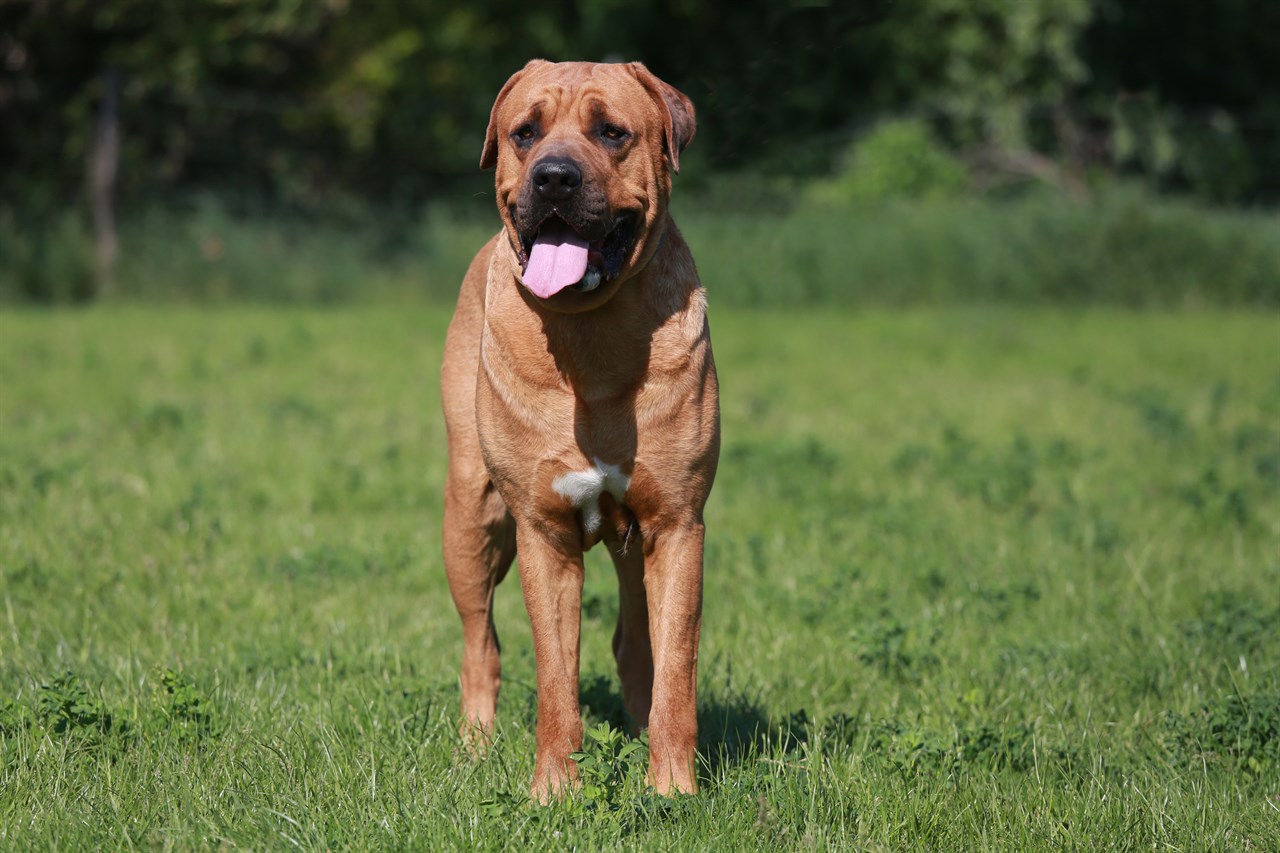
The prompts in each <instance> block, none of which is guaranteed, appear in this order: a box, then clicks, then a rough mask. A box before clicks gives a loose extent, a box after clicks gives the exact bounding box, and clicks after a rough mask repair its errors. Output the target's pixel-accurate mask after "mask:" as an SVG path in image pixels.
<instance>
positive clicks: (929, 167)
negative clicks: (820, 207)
mask: <svg viewBox="0 0 1280 853" xmlns="http://www.w3.org/2000/svg"><path fill="white" fill-rule="evenodd" d="M966 183H967V176H966V174H965V169H964V165H963V164H962V163H960V161H959V160H957V159H956V158H955V157H953V156H952V155H951V154H950V153H949V152H948V151H947V150H946V149H944V148H943V147H942V146H941V145H939V144H938V142H937V140H935V139H934V137H933V134H932V132H931V131H930V129H929V126H928V125H927V124H926V123H925V122H923V121H921V120H919V119H898V120H894V121H887V122H883V123H882V124H880V125H879V126H877V127H876V128H875V129H874V130H873V131H871V132H870V133H868V134H867V135H866V136H864V137H863V138H862V139H860V140H859V141H858V142H857V144H856V145H854V146H853V148H852V149H851V151H850V153H849V154H848V155H846V162H845V165H844V166H843V167H842V168H841V170H840V172H839V174H838V175H836V176H835V177H834V178H832V179H831V180H830V181H829V182H821V183H817V184H815V185H814V187H813V195H814V196H815V200H818V201H824V200H830V201H834V202H837V203H838V202H842V201H846V202H847V201H853V202H864V203H865V202H885V201H890V200H893V199H904V198H905V199H931V198H949V197H955V196H958V195H960V194H961V192H962V191H963V190H964V188H965V186H966Z"/></svg>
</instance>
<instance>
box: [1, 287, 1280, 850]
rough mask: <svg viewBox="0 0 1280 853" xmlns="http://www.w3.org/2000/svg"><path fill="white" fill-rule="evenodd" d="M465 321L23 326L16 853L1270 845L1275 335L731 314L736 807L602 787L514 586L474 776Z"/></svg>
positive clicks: (273, 319) (76, 319) (1162, 326)
mask: <svg viewBox="0 0 1280 853" xmlns="http://www.w3.org/2000/svg"><path fill="white" fill-rule="evenodd" d="M447 321H448V312H447V311H446V310H444V309H441V308H430V307H422V306H416V307H415V306H411V307H402V308H385V307H384V308H378V307H359V308H345V309H341V310H329V311H325V310H314V309H294V308H287V309H286V308H279V309H266V308H258V309H249V308H232V307H227V308H218V309H198V308H170V309H144V308H129V307H108V308H96V309H93V310H88V311H83V312H55V313H35V312H32V313H26V312H16V311H9V312H7V313H3V314H0V599H2V601H0V604H2V605H3V610H2V611H0V848H4V849H15V850H34V849H48V850H73V849H97V848H104V849H114V848H120V849H124V848H135V847H143V848H170V847H171V848H223V847H230V848H245V849H254V850H257V849H292V848H302V849H326V848H352V847H355V848H379V849H418V850H434V849H449V848H461V847H465V848H468V849H471V848H477V849H485V848H503V847H509V848H513V849H525V848H528V847H547V848H552V849H562V848H575V849H612V848H615V847H625V848H635V849H645V850H661V849H680V850H686V849H689V850H692V849H724V850H741V849H759V848H768V849H779V850H782V849H807V848H817V849H828V848H836V849H840V848H844V849H847V848H860V849H861V848H866V849H893V850H897V849H931V850H949V849H999V850H1027V849H1082V850H1095V849H1162V850H1163V849H1168V850H1186V851H1201V850H1215V849H1221V850H1241V851H1245V850H1251V851H1262V850H1276V849H1280V840H1278V839H1280V345H1278V344H1277V341H1280V319H1278V317H1277V315H1275V314H1263V313H1257V314H1249V313H1227V312H1195V311H1186V312H1177V313H1132V312H1125V311H1121V310H1105V311H1103V310H1081V311H1071V310H1048V309H1008V308H1005V309H985V310H984V309H977V308H970V309H961V308H955V309H938V310H912V311H902V312H862V313H855V312H845V313H841V312H839V311H822V312H810V313H789V314H788V313H776V312H775V313H764V312H759V313H750V312H744V311H742V310H736V311H726V310H721V309H717V308H716V307H715V300H714V293H713V330H714V337H715V345H716V354H717V360H718V362H719V366H720V372H721V382H722V394H723V409H724V432H725V444H724V451H723V456H722V460H721V468H720V477H719V480H718V482H717V485H716V490H715V492H714V494H713V496H712V501H711V505H710V507H709V509H708V531H709V532H708V546H707V574H706V612H705V621H704V626H703V645H702V656H701V662H702V663H701V673H700V675H701V678H700V687H701V692H700V697H699V699H700V703H699V704H700V708H699V714H700V718H701V722H702V747H701V751H700V754H701V759H702V762H703V763H702V768H701V772H702V776H703V790H702V792H701V793H700V794H699V795H698V796H696V797H693V798H681V799H675V800H661V799H657V798H654V797H652V796H649V795H646V794H645V792H644V791H643V789H642V786H641V784H640V783H641V779H642V773H641V768H640V766H639V762H638V758H640V757H642V752H643V750H639V751H629V750H627V749H626V744H627V743H628V741H627V740H626V739H625V738H622V737H621V736H619V735H617V734H614V733H612V731H611V730H610V729H609V728H607V725H612V726H614V727H618V726H621V725H622V724H623V722H624V720H623V719H622V714H621V699H620V697H619V693H618V690H617V687H616V683H615V681H614V678H613V675H612V672H613V664H612V660H611V658H610V654H609V639H610V636H611V633H612V620H613V618H614V615H615V613H616V604H615V596H614V580H613V574H612V570H611V569H610V568H608V567H607V560H606V558H605V556H604V554H603V553H600V552H593V553H592V554H590V555H589V560H588V576H587V581H586V594H585V602H584V616H583V620H584V630H583V657H584V663H583V694H582V695H583V702H584V705H585V713H586V716H587V720H588V724H589V725H590V726H591V727H592V734H591V737H590V738H589V742H588V746H587V751H588V753H589V754H590V755H591V756H592V759H593V760H592V763H591V764H590V766H589V767H588V769H587V771H586V773H585V775H586V776H587V777H588V782H589V788H588V790H587V792H586V793H584V794H583V795H581V796H578V797H575V798H573V799H571V800H569V801H566V802H564V803H561V804H558V805H555V806H552V807H548V808H540V807H534V806H531V805H529V804H528V803H527V801H526V797H525V791H526V788H527V783H528V781H529V777H530V774H531V771H532V759H533V724H534V694H533V687H532V685H533V679H534V673H533V666H532V647H531V642H530V638H529V635H528V625H527V621H526V620H525V617H524V613H523V606H522V603H521V601H520V595H519V587H518V584H516V583H515V582H514V579H512V580H510V581H508V583H507V584H505V585H504V586H503V587H502V588H501V589H500V591H499V596H498V627H499V632H500V634H501V636H502V638H503V640H504V652H505V654H504V663H505V672H504V676H505V679H504V686H503V693H502V697H501V704H500V709H499V713H500V716H501V719H502V723H501V728H500V731H499V733H498V737H497V740H496V743H495V745H494V747H493V749H492V752H491V754H490V756H489V757H488V759H487V760H485V761H483V762H479V763H472V762H469V761H467V760H465V759H463V758H461V757H460V756H459V752H458V741H457V738H456V735H455V729H456V725H457V719H456V708H455V706H456V703H457V700H458V688H457V681H456V677H457V658H458V655H459V652H460V638H459V629H458V624H457V621H456V617H455V615H454V612H453V606H452V603H451V601H450V599H449V595H448V592H447V587H446V583H445V578H444V571H443V568H442V566H441V561H440V557H439V538H440V537H439V521H440V514H441V501H440V487H441V481H442V477H443V472H444V465H445V451H444V432H443V425H442V422H441V417H440V414H439V407H438V403H437V382H438V380H437V377H438V364H439V358H440V350H441V343H442V338H443V330H444V328H445V325H446V323H447Z"/></svg>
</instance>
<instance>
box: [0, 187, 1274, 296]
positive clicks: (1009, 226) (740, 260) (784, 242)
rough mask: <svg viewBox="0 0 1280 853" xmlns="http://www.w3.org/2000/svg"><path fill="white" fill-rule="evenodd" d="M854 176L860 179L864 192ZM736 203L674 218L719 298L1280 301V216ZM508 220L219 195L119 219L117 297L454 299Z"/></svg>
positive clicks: (11, 291)
mask: <svg viewBox="0 0 1280 853" xmlns="http://www.w3.org/2000/svg"><path fill="white" fill-rule="evenodd" d="M859 174H860V173H859V172H857V171H856V170H855V171H853V172H851V173H850V180H851V181H854V183H855V184H856V185H858V186H864V185H865V184H859V183H858V181H861V180H862V179H861V178H856V179H855V176H857V175H859ZM935 186H936V185H935ZM841 192H843V191H839V192H836V193H834V194H835V195H839V194H840V193H841ZM797 194H799V195H804V194H803V193H799V192H798V191H797ZM812 195H814V196H830V195H832V193H831V192H829V189H821V190H815V191H814V192H813V193H812ZM735 197H736V196H735V195H734V194H733V193H732V192H730V191H727V190H725V189H723V188H718V189H715V190H714V191H712V192H711V193H710V194H707V195H700V194H697V193H689V194H687V195H686V196H682V197H681V200H680V201H679V202H678V204H679V207H678V209H677V211H676V215H677V219H678V221H679V223H680V227H681V230H682V232H683V233H684V235H685V237H686V239H687V240H688V241H689V243H690V245H691V246H692V248H693V251H694V255H695V257H696V258H697V262H698V269H699V272H700V274H701V276H702V279H703V282H704V283H705V284H706V285H707V288H708V291H709V293H710V294H711V299H712V300H713V302H714V303H716V304H719V305H740V306H769V307H794V306H797V305H833V306H834V305H845V306H850V305H858V306H869V305H920V304H931V303H964V302H1015V303H1040V304H1070V305H1086V304H1119V305H1128V306H1162V307H1170V306H1184V305H1222V306H1232V305H1241V306H1267V305H1276V304H1280V215H1277V214H1272V213H1264V212H1256V213H1248V214H1246V213H1229V212H1223V211H1214V210H1207V209H1204V208H1202V207H1197V206H1193V205H1189V204H1185V203H1177V202H1171V201H1165V200H1160V199H1156V198H1153V197H1151V196H1149V195H1144V194H1141V193H1137V192H1108V193H1103V194H1099V196H1098V197H1097V198H1095V199H1093V200H1092V201H1089V202H1086V203H1082V204H1072V203H1070V202H1068V201H1066V200H1065V199H1062V198H1059V197H1057V196H1054V195H1032V196H1029V197H1025V198H1017V199H1007V200H999V199H985V200H975V199H966V198H932V199H919V200H908V199H898V200H892V201H888V202H886V203H883V204H863V203H853V202H848V203H846V202H843V201H833V200H830V199H828V200H825V201H815V200H812V199H810V198H804V199H802V200H801V201H800V202H799V203H797V202H796V199H795V195H792V194H784V193H773V194H771V195H770V197H769V200H768V201H767V202H766V201H765V200H763V199H760V200H758V201H757V202H752V203H751V204H750V205H747V204H745V203H744V205H742V206H744V207H750V208H751V209H750V210H744V211H739V210H738V207H739V205H738V204H737V203H736V202H735V201H734V198H735ZM757 204H758V205H759V207H760V208H765V209H763V210H759V209H755V208H756V207H757ZM496 230H497V223H496V217H494V216H493V214H492V212H491V211H489V210H487V209H484V210H468V211H464V212H460V213H459V212H451V211H449V210H447V209H445V208H440V207H437V208H431V209H429V210H428V211H426V212H425V213H424V214H423V215H422V216H421V218H419V219H417V220H416V221H413V220H407V221H406V220H399V219H396V218H395V217H387V218H386V219H372V220H370V222H369V223H367V224H343V223H342V222H340V221H339V222H332V221H331V222H314V221H308V220H305V219H298V218H279V217H268V216H252V217H243V218H242V217H237V216H235V215H232V214H231V213H230V212H229V211H228V210H227V209H226V208H225V207H223V206H222V205H219V204H217V203H215V202H212V201H207V202H206V203H204V204H202V205H200V206H197V207H196V208H195V209H193V210H179V211H165V210H160V209H157V210H154V211H151V212H149V213H142V214H140V215H138V216H137V217H136V218H131V219H129V220H128V221H126V222H125V223H123V225H122V236H121V244H122V247H123V255H122V259H121V264H120V268H119V275H118V279H117V281H116V284H115V290H114V294H115V296H114V298H116V299H119V300H123V301H128V302H135V301H153V300H154V301H161V302H201V303H225V302H229V301H233V300H252V301H261V302H272V303H319V304H333V303H348V302H372V301H383V302H386V301H391V302H398V303H402V302H406V301H415V302H416V301H421V300H423V299H424V298H425V299H427V300H429V301H432V302H437V303H440V304H445V303H447V304H452V302H453V301H454V299H455V298H456V294H457V290H458V284H459V282H460V281H461V279H462V275H463V273H464V272H465V270H466V268H467V266H468V264H469V263H470V261H471V258H472V256H473V255H474V254H475V252H476V250H477V249H478V248H479V247H480V246H482V245H483V244H484V242H485V241H486V240H487V239H489V238H490V237H491V236H492V235H493V234H494V233H495V231H496ZM13 236H14V237H15V238H16V237H19V236H21V235H20V234H19V233H18V232H15V234H14V235H13ZM26 245H27V244H25V243H23V242H22V241H21V240H15V241H14V242H7V243H6V242H0V299H4V298H6V297H7V299H8V300H16V301H25V300H27V299H30V298H32V297H30V296H27V295H25V294H24V292H23V290H22V288H23V286H24V285H23V281H24V279H22V278H20V277H19V276H21V275H22V274H23V273H22V270H23V269H25V268H26V267H24V265H23V264H22V263H20V262H19V263H6V261H7V260H8V259H9V258H17V259H21V257H24V256H25V253H27V252H28V251H29V249H28V248H24V247H26ZM56 269H57V267H50V268H45V269H44V270H43V273H42V274H43V275H46V276H49V275H53V274H55V273H56ZM66 292H67V291H66V288H65V287H62V286H61V285H59V284H58V283H57V282H55V281H54V280H53V279H49V284H48V287H47V288H46V290H45V291H44V296H43V297H42V298H43V299H46V300H50V299H55V298H56V299H57V300H58V301H63V299H62V297H61V296H59V294H65V293H66ZM67 298H68V299H69V296H68V297H67Z"/></svg>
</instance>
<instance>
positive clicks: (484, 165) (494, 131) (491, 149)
mask: <svg viewBox="0 0 1280 853" xmlns="http://www.w3.org/2000/svg"><path fill="white" fill-rule="evenodd" d="M544 64H546V60H545V59H531V60H529V61H528V63H526V64H525V66H524V68H521V69H520V70H519V71H517V72H516V73H515V74H512V75H511V77H510V78H509V79H508V80H507V82H506V83H504V84H503V85H502V90H501V91H499V92H498V97H497V98H496V99H495V100H494V102H493V109H491V110H490V111H489V128H488V129H487V130H486V131H485V132H484V150H483V151H482V152H480V168H481V169H492V168H493V167H494V166H496V165H498V109H499V108H500V107H501V106H502V102H503V101H505V100H506V99H507V95H509V94H511V90H512V89H514V88H515V85H516V83H519V82H520V78H521V77H523V76H524V75H525V74H527V73H528V72H529V69H531V68H536V67H537V66H539V65H544Z"/></svg>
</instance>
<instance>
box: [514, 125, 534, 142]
mask: <svg viewBox="0 0 1280 853" xmlns="http://www.w3.org/2000/svg"><path fill="white" fill-rule="evenodd" d="M537 135H538V129H537V128H536V127H534V126H533V125H532V124H522V125H520V126H519V127H517V128H516V129H515V130H514V131H513V132H512V133H511V138H512V139H514V140H515V141H516V142H524V143H529V142H532V141H533V139H534V137H535V136H537Z"/></svg>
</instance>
